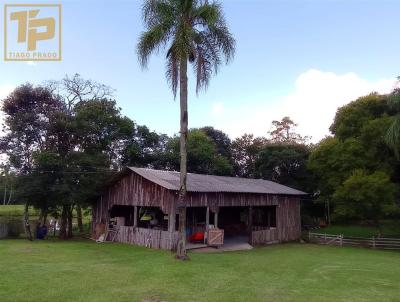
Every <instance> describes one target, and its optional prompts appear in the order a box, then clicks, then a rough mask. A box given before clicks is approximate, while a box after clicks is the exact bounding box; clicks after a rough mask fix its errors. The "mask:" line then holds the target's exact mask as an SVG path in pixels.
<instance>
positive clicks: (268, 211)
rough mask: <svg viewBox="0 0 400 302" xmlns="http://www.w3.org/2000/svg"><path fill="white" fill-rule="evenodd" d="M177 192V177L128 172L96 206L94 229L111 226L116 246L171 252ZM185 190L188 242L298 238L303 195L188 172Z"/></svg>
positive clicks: (265, 241)
mask: <svg viewBox="0 0 400 302" xmlns="http://www.w3.org/2000/svg"><path fill="white" fill-rule="evenodd" d="M178 191H179V172H175V171H160V170H152V169H145V168H134V167H129V168H126V169H124V170H123V171H122V172H121V173H119V175H118V176H117V177H116V178H115V179H114V180H113V181H111V182H110V184H109V185H108V186H106V187H105V190H104V192H103V193H102V194H101V196H100V197H99V198H98V200H97V201H96V202H95V203H94V205H93V229H94V230H99V229H104V226H107V227H108V226H109V225H110V224H114V225H115V226H114V229H116V230H117V232H116V233H115V234H114V236H115V238H113V239H115V241H117V242H125V243H130V244H137V245H142V246H148V247H152V248H161V249H174V248H175V247H176V244H177V240H178V232H177V229H178V225H177V221H178V217H177V214H176V207H177V200H178ZM187 191H188V195H187V204H186V206H187V227H186V229H187V235H188V240H198V239H199V238H196V236H198V235H199V234H200V240H204V241H205V242H206V243H208V244H209V245H213V244H219V243H222V242H223V238H224V237H226V238H228V237H234V236H238V237H239V236H240V237H242V238H245V240H247V241H248V242H249V243H250V244H252V245H263V244H268V243H274V242H284V241H292V240H297V239H299V237H300V197H301V196H302V195H304V194H305V193H304V192H301V191H298V190H295V189H292V188H289V187H286V186H283V185H280V184H277V183H274V182H271V181H267V180H261V179H246V178H237V177H225V176H213V175H200V174H192V173H188V178H187ZM211 230H212V231H211ZM218 231H219V233H218ZM201 234H205V239H203V238H202V237H201ZM208 234H209V236H210V237H209V238H207V235H208ZM221 236H222V238H221Z"/></svg>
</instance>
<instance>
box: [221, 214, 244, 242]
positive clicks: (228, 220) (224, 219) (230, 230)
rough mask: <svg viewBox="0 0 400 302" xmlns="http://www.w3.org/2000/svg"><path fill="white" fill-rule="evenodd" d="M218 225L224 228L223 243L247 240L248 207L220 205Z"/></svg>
mask: <svg viewBox="0 0 400 302" xmlns="http://www.w3.org/2000/svg"><path fill="white" fill-rule="evenodd" d="M218 227H219V228H220V229H223V230H224V243H225V244H230V243H232V244H233V243H243V242H249V231H250V230H249V207H221V208H220V209H219V214H218Z"/></svg>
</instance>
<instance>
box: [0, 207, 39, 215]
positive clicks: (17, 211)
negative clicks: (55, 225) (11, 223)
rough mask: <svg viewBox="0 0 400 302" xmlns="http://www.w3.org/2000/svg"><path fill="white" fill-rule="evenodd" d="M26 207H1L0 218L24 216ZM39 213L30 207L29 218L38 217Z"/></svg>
mask: <svg viewBox="0 0 400 302" xmlns="http://www.w3.org/2000/svg"><path fill="white" fill-rule="evenodd" d="M23 215H24V206H23V205H15V204H12V205H0V216H3V217H10V216H11V217H12V216H21V217H22V216H23ZM38 215H39V211H37V210H35V209H34V208H33V207H29V216H38Z"/></svg>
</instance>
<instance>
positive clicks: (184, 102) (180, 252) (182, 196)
mask: <svg viewBox="0 0 400 302" xmlns="http://www.w3.org/2000/svg"><path fill="white" fill-rule="evenodd" d="M179 77H180V79H179V90H180V93H179V98H180V107H181V121H180V126H181V136H180V161H181V162H180V187H179V199H178V213H179V241H178V246H177V249H176V258H177V259H182V260H184V259H187V255H186V178H187V149H186V144H187V135H188V89H187V84H188V83H187V82H188V78H187V59H186V58H185V59H182V60H181V62H180V71H179Z"/></svg>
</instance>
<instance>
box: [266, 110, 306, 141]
mask: <svg viewBox="0 0 400 302" xmlns="http://www.w3.org/2000/svg"><path fill="white" fill-rule="evenodd" d="M296 127H297V124H296V123H295V122H293V120H291V119H290V117H288V116H285V117H283V118H282V120H280V121H272V129H271V131H270V132H269V135H270V137H271V138H270V140H271V141H272V142H274V143H289V144H294V143H296V144H304V143H306V142H307V141H308V140H309V139H310V137H308V136H305V137H303V136H301V135H300V134H298V133H296V131H295V129H296Z"/></svg>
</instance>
